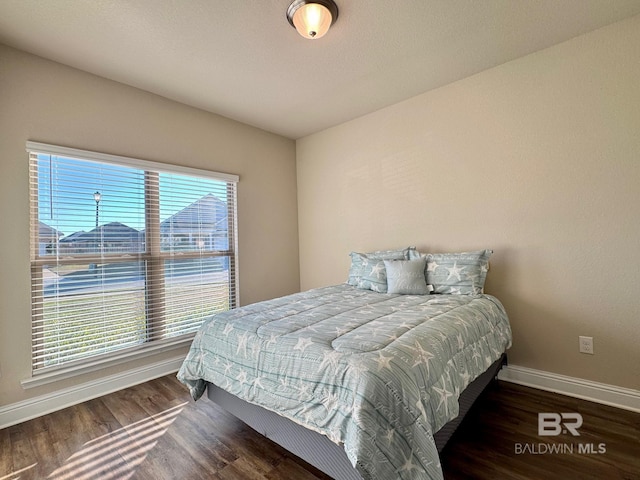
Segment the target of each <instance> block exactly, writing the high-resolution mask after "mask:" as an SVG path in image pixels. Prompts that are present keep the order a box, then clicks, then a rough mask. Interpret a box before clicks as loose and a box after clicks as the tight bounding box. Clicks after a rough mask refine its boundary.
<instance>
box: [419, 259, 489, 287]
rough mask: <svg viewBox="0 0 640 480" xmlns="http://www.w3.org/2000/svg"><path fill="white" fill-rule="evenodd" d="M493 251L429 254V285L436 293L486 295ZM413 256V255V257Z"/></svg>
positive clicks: (427, 277)
mask: <svg viewBox="0 0 640 480" xmlns="http://www.w3.org/2000/svg"><path fill="white" fill-rule="evenodd" d="M492 253H493V250H479V251H477V252H461V253H428V254H426V255H425V258H426V260H427V268H426V270H425V277H426V280H427V283H428V284H430V285H433V288H434V293H453V294H462V295H478V294H480V293H484V282H485V280H486V278H487V272H488V271H489V257H490V256H491V254H492ZM412 256H413V255H412Z"/></svg>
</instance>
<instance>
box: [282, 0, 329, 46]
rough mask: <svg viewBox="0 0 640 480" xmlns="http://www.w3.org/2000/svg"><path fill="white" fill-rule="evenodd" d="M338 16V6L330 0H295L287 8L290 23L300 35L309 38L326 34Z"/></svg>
mask: <svg viewBox="0 0 640 480" xmlns="http://www.w3.org/2000/svg"><path fill="white" fill-rule="evenodd" d="M337 17H338V7H337V6H336V4H335V3H333V2H332V1H330V0H329V1H327V0H318V1H301V0H295V1H294V2H293V3H292V4H291V5H289V9H288V10H287V19H288V20H289V23H290V24H291V25H293V27H294V28H295V29H296V30H297V31H298V33H299V34H300V35H302V36H303V37H304V38H309V39H317V38H320V37H322V36H324V34H326V33H327V32H328V31H329V27H331V25H332V24H333V22H335V20H336V18H337Z"/></svg>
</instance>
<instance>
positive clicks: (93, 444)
mask: <svg viewBox="0 0 640 480" xmlns="http://www.w3.org/2000/svg"><path fill="white" fill-rule="evenodd" d="M187 403H188V402H184V403H182V404H180V405H178V406H176V407H173V408H170V409H168V410H165V411H164V412H161V413H158V414H156V415H152V416H150V417H148V418H145V419H143V420H140V421H138V422H135V423H132V424H131V425H127V426H126V427H123V428H120V429H118V430H115V431H113V432H111V433H108V434H106V435H103V436H101V437H98V438H96V439H94V440H91V441H89V442H87V443H85V444H84V448H82V449H81V450H79V451H77V452H76V453H74V454H73V455H71V456H70V457H69V458H68V459H67V461H66V462H65V463H64V465H62V466H61V467H60V468H58V469H56V470H55V471H54V472H52V473H51V474H50V475H49V476H48V477H47V479H50V480H95V479H96V478H100V480H110V479H116V478H117V479H119V480H120V479H127V478H130V477H131V476H132V475H133V474H134V473H135V469H136V467H137V466H138V465H140V464H141V463H142V462H143V461H144V459H145V458H146V456H147V454H148V453H149V451H150V450H151V449H152V448H153V447H154V446H155V445H156V443H157V442H158V439H159V438H160V437H161V436H162V435H163V434H164V433H165V432H166V431H167V429H168V428H169V426H170V425H171V424H172V423H173V421H174V420H175V419H176V417H177V416H178V415H179V414H180V412H181V411H182V409H183V408H184V406H185V405H187ZM0 480H3V479H0Z"/></svg>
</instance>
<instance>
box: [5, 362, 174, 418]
mask: <svg viewBox="0 0 640 480" xmlns="http://www.w3.org/2000/svg"><path fill="white" fill-rule="evenodd" d="M183 360H184V355H180V356H177V357H173V358H170V359H168V360H164V361H162V362H157V363H154V364H151V365H146V366H144V367H140V368H135V369H132V370H128V371H126V372H122V373H119V374H117V375H110V376H108V377H104V378H100V379H98V380H93V381H91V382H86V383H81V384H79V385H74V386H73V387H69V388H65V389H62V390H59V391H57V392H54V393H51V394H47V395H41V396H38V397H34V398H30V399H28V400H24V401H21V402H16V403H12V404H10V405H5V406H3V407H0V429H3V428H6V427H10V426H11V425H16V424H18V423H22V422H24V421H27V420H31V419H33V418H36V417H39V416H41V415H46V414H47V413H52V412H55V411H57V410H62V409H63V408H67V407H70V406H72V405H77V404H78V403H82V402H86V401H87V400H91V399H93V398H97V397H101V396H102V395H106V394H108V393H112V392H116V391H118V390H122V389H123V388H128V387H131V386H133V385H138V384H140V383H143V382H148V381H149V380H153V379H154V378H158V377H162V376H164V375H168V374H170V373H174V372H177V371H178V369H179V368H180V365H181V364H182V361H183Z"/></svg>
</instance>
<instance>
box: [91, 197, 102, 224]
mask: <svg viewBox="0 0 640 480" xmlns="http://www.w3.org/2000/svg"><path fill="white" fill-rule="evenodd" d="M101 198H102V194H101V193H100V192H96V193H94V194H93V199H94V200H95V201H96V231H97V230H98V205H99V204H100V199H101Z"/></svg>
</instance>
